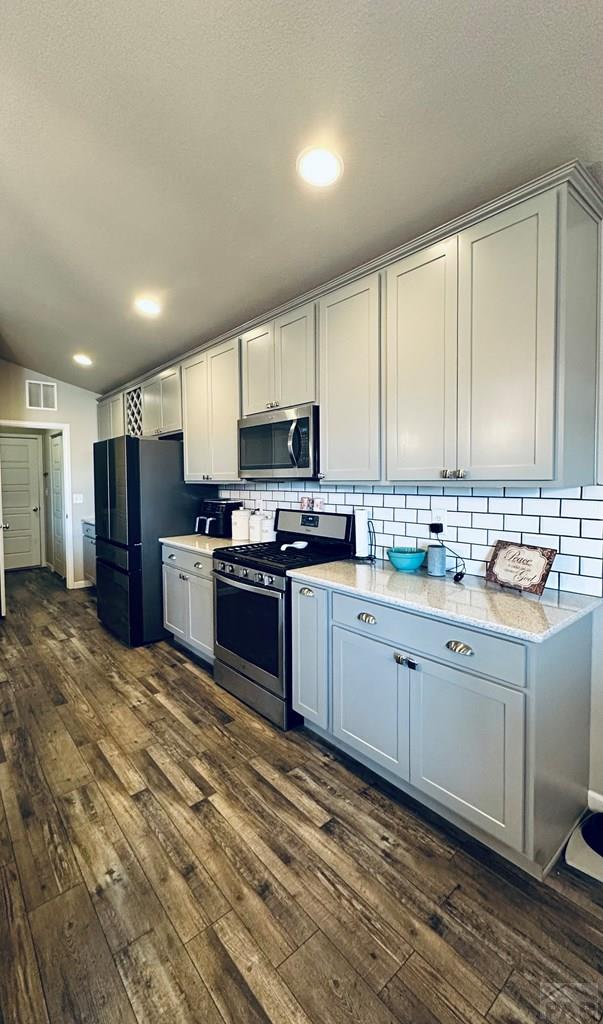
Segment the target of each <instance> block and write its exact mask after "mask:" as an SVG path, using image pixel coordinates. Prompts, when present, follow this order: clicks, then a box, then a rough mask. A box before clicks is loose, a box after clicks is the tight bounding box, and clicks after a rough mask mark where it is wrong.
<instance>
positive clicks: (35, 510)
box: [31, 505, 40, 512]
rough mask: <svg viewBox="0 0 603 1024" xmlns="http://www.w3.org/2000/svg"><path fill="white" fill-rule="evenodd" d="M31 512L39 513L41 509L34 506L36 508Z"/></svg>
mask: <svg viewBox="0 0 603 1024" xmlns="http://www.w3.org/2000/svg"><path fill="white" fill-rule="evenodd" d="M31 511H32V512H39V511H40V509H39V508H38V506H37V505H34V507H33V508H32V510H31Z"/></svg>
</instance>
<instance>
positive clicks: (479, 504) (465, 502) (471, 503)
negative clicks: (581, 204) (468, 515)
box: [459, 496, 488, 512]
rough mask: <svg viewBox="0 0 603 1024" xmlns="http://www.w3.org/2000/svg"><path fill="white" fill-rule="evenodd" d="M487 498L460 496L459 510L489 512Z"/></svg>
mask: <svg viewBox="0 0 603 1024" xmlns="http://www.w3.org/2000/svg"><path fill="white" fill-rule="evenodd" d="M487 511H488V499H487V498H474V497H473V496H471V497H470V498H459V512H487Z"/></svg>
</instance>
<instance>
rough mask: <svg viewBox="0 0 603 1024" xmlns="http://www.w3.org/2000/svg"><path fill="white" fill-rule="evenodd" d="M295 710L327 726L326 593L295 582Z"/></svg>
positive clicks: (324, 727) (309, 719)
mask: <svg viewBox="0 0 603 1024" xmlns="http://www.w3.org/2000/svg"><path fill="white" fill-rule="evenodd" d="M292 603H293V608H292V613H293V630H292V664H293V707H294V708H295V710H296V711H298V712H299V713H300V715H303V716H304V718H307V719H308V721H310V722H314V724H315V725H319V726H321V727H322V728H323V729H326V728H327V727H328V717H329V716H328V700H327V693H328V668H327V665H328V662H327V657H328V650H327V592H326V590H320V589H319V588H317V587H308V586H306V585H305V584H302V583H294V584H293V589H292Z"/></svg>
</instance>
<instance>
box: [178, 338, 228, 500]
mask: <svg viewBox="0 0 603 1024" xmlns="http://www.w3.org/2000/svg"><path fill="white" fill-rule="evenodd" d="M239 394H240V387H239V346H238V341H237V339H236V338H231V340H230V341H225V342H222V344H221V345H216V346H215V347H213V348H209V349H206V350H205V351H203V352H200V353H199V354H198V355H196V356H191V358H190V359H187V360H186V361H185V362H184V363H183V365H182V403H183V413H184V479H185V480H186V481H187V482H188V483H192V482H198V481H203V480H218V481H228V480H237V479H238V448H237V444H238V439H237V420H238V418H239V409H240V397H239Z"/></svg>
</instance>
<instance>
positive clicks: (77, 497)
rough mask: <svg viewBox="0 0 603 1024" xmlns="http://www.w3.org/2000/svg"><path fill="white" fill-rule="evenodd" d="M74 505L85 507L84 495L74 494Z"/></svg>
mask: <svg viewBox="0 0 603 1024" xmlns="http://www.w3.org/2000/svg"><path fill="white" fill-rule="evenodd" d="M73 504H74V505H83V504H84V495H83V494H74V495H73Z"/></svg>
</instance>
